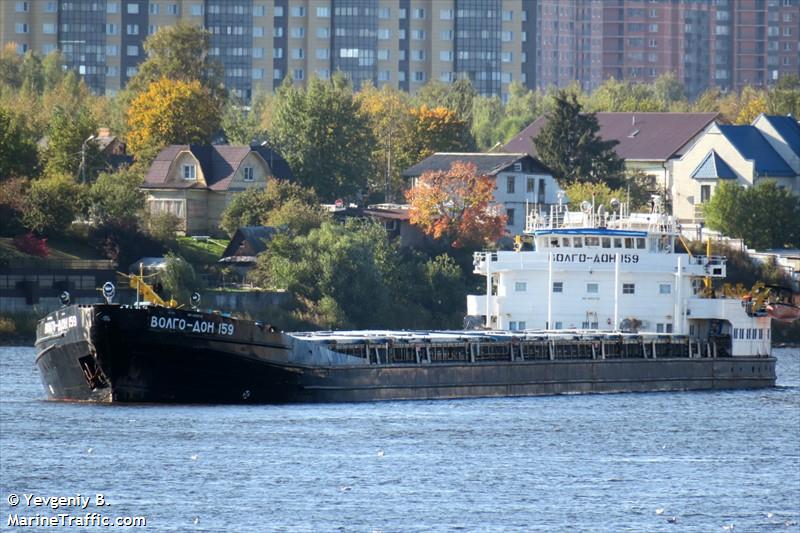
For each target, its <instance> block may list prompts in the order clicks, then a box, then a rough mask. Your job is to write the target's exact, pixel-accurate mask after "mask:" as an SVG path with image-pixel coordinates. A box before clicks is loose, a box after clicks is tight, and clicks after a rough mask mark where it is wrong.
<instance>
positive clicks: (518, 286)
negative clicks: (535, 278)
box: [514, 281, 528, 292]
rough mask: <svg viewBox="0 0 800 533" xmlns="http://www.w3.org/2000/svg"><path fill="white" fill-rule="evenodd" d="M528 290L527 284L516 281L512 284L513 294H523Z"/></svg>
mask: <svg viewBox="0 0 800 533" xmlns="http://www.w3.org/2000/svg"><path fill="white" fill-rule="evenodd" d="M527 290H528V282H526V281H516V282H514V292H525V291H527Z"/></svg>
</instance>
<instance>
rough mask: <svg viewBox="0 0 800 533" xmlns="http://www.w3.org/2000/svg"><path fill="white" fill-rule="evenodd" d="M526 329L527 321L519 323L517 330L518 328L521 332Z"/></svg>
mask: <svg viewBox="0 0 800 533" xmlns="http://www.w3.org/2000/svg"><path fill="white" fill-rule="evenodd" d="M525 327H526V324H525V321H524V320H520V321H519V322H517V328H518V329H520V330H524V329H525Z"/></svg>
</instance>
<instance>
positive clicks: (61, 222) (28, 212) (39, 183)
mask: <svg viewBox="0 0 800 533" xmlns="http://www.w3.org/2000/svg"><path fill="white" fill-rule="evenodd" d="M84 196H85V193H84V188H83V187H81V186H80V185H78V184H77V183H75V182H74V181H73V180H72V178H70V177H69V176H58V177H53V178H46V179H37V180H34V181H33V182H32V183H31V187H30V190H29V191H28V196H27V199H26V202H25V212H24V213H23V215H22V223H23V224H24V225H25V227H26V228H28V229H30V230H33V231H38V232H40V233H59V234H63V233H65V232H66V231H67V230H68V229H69V226H70V225H71V224H72V221H73V220H75V217H76V215H78V214H79V213H80V211H81V208H82V206H83V204H84Z"/></svg>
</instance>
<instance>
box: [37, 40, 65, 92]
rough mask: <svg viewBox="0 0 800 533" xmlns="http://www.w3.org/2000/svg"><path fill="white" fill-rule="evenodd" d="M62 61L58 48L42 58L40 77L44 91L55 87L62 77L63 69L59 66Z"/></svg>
mask: <svg viewBox="0 0 800 533" xmlns="http://www.w3.org/2000/svg"><path fill="white" fill-rule="evenodd" d="M63 63H64V58H63V56H62V55H61V51H60V50H54V51H52V52H50V53H49V54H47V55H46V56H44V59H43V60H42V77H43V81H44V90H45V91H51V90H53V89H55V88H56V87H58V85H59V84H60V83H61V80H63V79H64V69H63V68H62V67H61V65H62V64H63Z"/></svg>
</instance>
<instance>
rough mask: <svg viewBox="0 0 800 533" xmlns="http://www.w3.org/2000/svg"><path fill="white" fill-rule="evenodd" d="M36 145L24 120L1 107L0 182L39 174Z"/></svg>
mask: <svg viewBox="0 0 800 533" xmlns="http://www.w3.org/2000/svg"><path fill="white" fill-rule="evenodd" d="M37 165H38V161H37V156H36V143H35V142H34V139H33V135H32V134H31V132H30V131H28V130H27V128H26V127H25V126H24V124H23V121H22V118H21V117H19V116H15V115H14V114H12V113H11V112H9V111H7V110H5V109H3V108H2V107H0V181H2V180H5V179H10V178H13V177H19V176H33V175H35V174H36V173H37V170H36V167H37Z"/></svg>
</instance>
